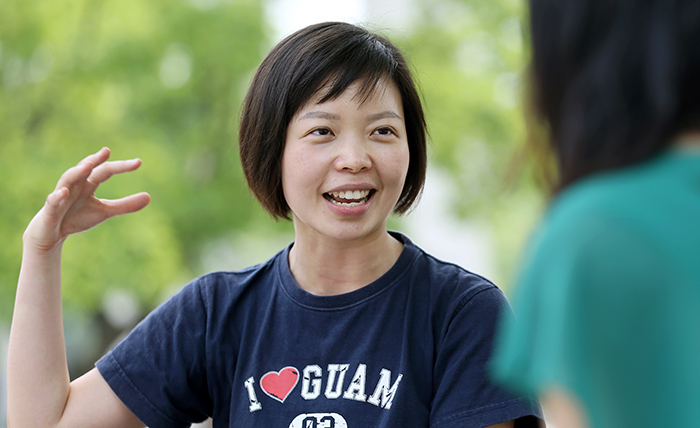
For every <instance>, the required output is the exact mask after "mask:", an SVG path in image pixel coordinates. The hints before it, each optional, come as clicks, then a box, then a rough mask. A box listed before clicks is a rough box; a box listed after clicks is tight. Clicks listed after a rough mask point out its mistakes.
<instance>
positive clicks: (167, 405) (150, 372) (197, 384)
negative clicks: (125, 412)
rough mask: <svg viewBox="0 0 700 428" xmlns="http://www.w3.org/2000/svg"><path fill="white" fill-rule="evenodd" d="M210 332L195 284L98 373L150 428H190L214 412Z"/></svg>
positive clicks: (113, 354) (120, 348) (111, 356)
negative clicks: (208, 349) (209, 374)
mask: <svg viewBox="0 0 700 428" xmlns="http://www.w3.org/2000/svg"><path fill="white" fill-rule="evenodd" d="M205 327H206V312H205V310H204V305H203V303H202V298H201V294H200V289H199V287H198V285H197V282H193V283H191V284H189V285H187V286H186V287H184V288H183V289H182V290H181V291H180V292H178V293H177V294H175V295H174V296H173V297H171V298H170V299H169V300H167V301H166V302H165V303H163V304H162V305H161V306H159V307H158V308H157V309H156V310H154V311H153V312H152V313H151V314H149V315H148V316H147V317H146V318H145V319H144V320H143V321H142V322H141V323H140V324H139V325H138V326H136V328H134V330H133V331H132V332H131V333H130V334H129V335H128V336H127V337H126V338H125V339H124V340H123V341H122V342H121V343H119V344H118V345H117V346H116V347H115V348H114V349H113V350H112V351H111V352H109V353H108V354H107V355H105V356H104V357H103V358H102V359H100V361H98V362H97V364H96V365H97V368H98V370H99V371H100V373H101V374H102V376H103V377H104V379H105V380H106V381H107V383H108V384H109V385H110V387H111V388H112V389H113V390H114V392H115V393H116V394H117V396H118V397H119V398H120V399H121V400H122V402H124V404H125V405H126V406H127V407H128V408H129V409H130V410H131V411H132V412H133V413H134V414H135V415H136V416H137V417H138V418H139V419H140V420H141V421H142V422H143V423H145V424H146V425H148V426H149V427H150V428H166V427H167V428H171V427H189V426H190V425H191V424H192V423H194V422H201V421H203V420H204V419H206V417H207V415H209V414H211V408H212V404H211V399H210V398H209V394H208V391H207V382H206V364H205V363H206V361H205V360H206V352H205V340H206V339H205V338H206V328H205Z"/></svg>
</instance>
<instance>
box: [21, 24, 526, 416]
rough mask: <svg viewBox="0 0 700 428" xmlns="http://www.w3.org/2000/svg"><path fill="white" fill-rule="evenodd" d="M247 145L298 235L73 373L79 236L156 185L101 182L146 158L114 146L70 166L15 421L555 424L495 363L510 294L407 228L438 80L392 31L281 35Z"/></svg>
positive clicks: (31, 271) (46, 231)
mask: <svg viewBox="0 0 700 428" xmlns="http://www.w3.org/2000/svg"><path fill="white" fill-rule="evenodd" d="M239 145H240V154H241V163H242V166H243V170H244V173H245V175H246V178H247V180H248V185H249V188H250V189H251V191H252V193H253V194H254V195H255V196H256V197H257V198H258V200H259V201H260V202H261V204H262V205H263V207H264V208H265V209H266V210H267V211H268V212H269V213H270V214H271V215H272V216H273V217H274V218H278V219H279V218H283V219H291V220H292V222H293V224H294V232H295V239H294V242H293V243H291V244H290V245H288V246H287V247H285V248H283V249H282V250H281V251H279V252H278V253H277V254H276V255H275V256H273V257H272V258H270V259H269V260H268V261H267V262H264V263H260V264H258V265H256V266H251V267H249V268H246V269H243V270H240V271H227V272H213V273H210V274H206V275H203V276H201V277H199V278H197V279H195V280H193V281H192V282H191V283H190V284H188V285H186V286H185V287H183V288H182V290H180V291H179V292H178V293H176V294H175V295H174V296H172V297H171V298H170V299H169V300H168V301H166V302H165V303H164V304H163V305H161V306H160V307H158V308H157V309H156V310H155V311H153V312H152V313H151V314H150V315H149V316H148V317H147V318H146V319H145V320H144V321H143V322H142V323H140V324H139V325H138V326H137V327H136V328H135V329H134V330H133V331H132V332H131V333H130V334H129V336H128V337H127V338H126V339H124V341H122V342H121V343H120V344H119V345H117V346H116V347H115V348H114V349H113V350H112V351H110V352H109V353H108V354H107V355H106V356H104V357H103V358H102V359H100V361H98V362H97V368H96V369H93V370H92V371H90V372H88V373H87V374H85V375H84V376H81V377H80V378H78V379H77V380H75V381H74V382H72V383H69V376H68V370H67V368H66V353H65V345H64V340H63V334H62V333H63V332H62V328H61V281H60V274H61V247H62V244H63V242H64V241H65V239H66V238H67V237H68V236H69V235H71V234H74V233H78V232H80V231H83V230H86V229H89V228H90V227H93V226H95V225H97V224H99V223H100V222H101V221H103V220H106V219H107V218H109V217H112V216H114V215H117V214H126V213H131V212H134V211H138V210H139V209H141V208H143V207H145V206H146V205H147V204H148V203H149V201H150V197H149V195H148V194H145V193H139V194H135V195H131V196H127V197H126V198H124V199H121V200H117V201H105V200H101V199H98V198H97V197H96V196H95V194H94V192H95V191H96V190H97V188H98V186H99V185H100V184H101V183H103V182H105V181H106V180H108V179H110V177H111V176H112V175H113V174H117V173H128V172H130V171H133V170H135V169H136V168H138V167H139V166H140V165H141V161H139V160H138V159H136V160H130V161H112V162H110V161H108V158H109V155H110V152H109V150H108V149H106V148H104V149H102V150H100V151H98V152H97V153H95V154H93V155H90V156H88V157H87V158H86V159H84V160H83V161H82V162H80V163H79V164H78V165H77V166H75V167H73V168H71V169H69V170H68V171H66V172H65V173H64V175H63V176H62V177H61V178H60V180H59V182H58V185H57V186H56V189H55V191H54V192H52V193H51V194H50V195H49V196H48V198H47V200H46V204H45V205H44V207H43V208H42V209H41V211H39V213H38V214H37V215H36V216H35V217H34V219H33V220H32V221H31V222H30V224H29V226H28V227H27V230H26V231H25V234H24V253H23V259H22V267H21V271H20V278H19V284H18V290H17V299H16V304H15V312H14V318H13V323H12V331H11V337H10V349H9V357H10V358H9V363H8V367H9V369H8V379H9V382H8V383H9V388H8V392H9V406H8V408H9V412H8V419H9V421H10V423H9V426H10V427H11V428H20V427H31V428H41V427H70V428H78V427H99V428H106V427H120V428H124V427H139V426H143V425H148V426H149V427H150V428H173V427H188V426H190V424H191V423H193V422H199V421H202V420H204V419H206V418H207V417H211V418H212V419H213V426H214V427H217V428H219V427H220V428H224V427H263V428H287V427H289V428H309V427H326V428H331V427H336V428H361V427H362V428H364V427H387V428H389V427H395V428H404V427H426V428H427V427H436V428H437V427H440V428H457V427H471V428H481V427H485V426H490V427H493V428H513V427H516V428H528V427H535V426H536V425H537V415H538V412H539V409H538V407H537V406H536V405H533V404H532V403H531V402H529V401H528V400H525V399H521V398H519V397H517V396H516V395H514V394H512V393H509V392H508V391H505V390H504V389H503V388H501V387H500V386H497V385H495V384H494V383H493V382H492V381H491V380H490V379H489V376H488V373H487V363H488V359H489V356H490V353H491V349H492V343H493V337H494V330H495V325H496V321H497V319H498V314H499V312H500V310H501V309H502V308H503V307H504V306H507V305H508V303H507V301H506V300H505V296H504V295H503V293H502V292H501V291H500V290H499V289H498V288H497V287H496V286H495V285H494V284H493V283H491V282H490V281H488V280H487V279H485V278H483V277H481V276H479V275H476V274H473V273H471V272H468V271H466V270H465V269H462V268H460V267H458V266H456V265H454V264H451V263H446V262H443V261H440V260H438V259H436V258H434V257H432V256H430V255H429V254H426V253H425V252H424V251H422V250H421V249H420V248H419V247H418V246H416V245H415V244H413V242H411V240H410V239H409V238H408V237H407V236H405V235H403V234H401V233H397V232H390V231H388V230H387V219H388V217H389V215H390V214H391V213H392V212H393V213H397V214H401V213H405V212H406V211H408V210H409V208H410V207H411V206H412V205H413V203H414V202H416V201H417V198H418V196H419V194H420V192H421V189H422V188H423V183H424V179H425V167H426V159H427V156H426V130H425V120H424V116H423V109H422V105H421V101H420V97H419V96H418V92H417V89H416V87H415V85H414V82H413V78H412V76H411V72H410V69H409V67H408V65H407V63H406V61H405V60H404V58H403V55H402V54H401V53H400V52H399V50H398V49H397V48H396V47H395V46H394V45H393V44H392V43H391V42H389V41H388V40H386V39H385V38H383V37H380V36H379V35H377V34H374V33H371V32H369V31H367V30H365V29H363V28H360V27H357V26H354V25H351V24H346V23H322V24H317V25H313V26H310V27H307V28H305V29H302V30H299V31H298V32H296V33H294V34H292V35H290V36H289V37H288V38H286V39H285V40H283V41H281V42H280V43H279V44H278V45H277V46H276V47H275V48H274V49H273V50H272V51H271V52H270V54H269V55H268V56H267V57H266V58H265V60H264V61H263V62H262V64H261V65H260V67H259V69H258V71H257V73H256V75H255V77H254V78H253V81H252V83H251V85H250V89H249V91H248V94H247V96H246V100H245V102H244V106H243V109H242V114H241V125H240V133H239ZM221 197H222V198H223V197H226V196H225V195H222V196H221ZM154 244H155V243H154ZM86 262H89V261H86Z"/></svg>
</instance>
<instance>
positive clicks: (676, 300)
mask: <svg viewBox="0 0 700 428" xmlns="http://www.w3.org/2000/svg"><path fill="white" fill-rule="evenodd" d="M569 226H571V225H569ZM545 232H546V233H544V234H543V235H542V236H541V238H540V239H539V241H535V242H534V247H533V249H532V256H531V259H530V261H529V262H528V263H527V264H526V265H525V268H524V270H523V274H522V276H521V279H520V281H519V284H518V286H517V294H516V296H515V298H514V301H513V302H514V307H515V311H516V314H517V320H513V319H509V320H505V321H504V322H503V328H502V329H501V334H500V335H499V339H498V345H497V351H496V358H495V360H494V371H495V373H496V376H497V377H498V378H499V379H501V380H502V381H504V382H507V383H508V384H509V385H512V386H513V387H515V388H517V390H519V391H521V392H529V393H540V392H542V391H543V390H544V389H546V388H548V387H550V386H557V387H561V388H564V389H566V390H568V391H570V392H571V393H573V394H574V395H575V396H576V397H577V398H578V399H579V400H581V402H582V404H583V406H584V408H585V410H586V411H587V413H588V415H589V417H590V419H591V423H592V425H593V426H615V427H627V426H630V427H632V426H683V425H677V424H674V423H671V419H670V418H677V417H678V415H677V414H674V415H672V414H671V413H674V412H675V411H677V410H679V409H682V408H683V406H681V405H679V402H680V401H683V400H687V399H688V397H690V396H695V397H696V398H697V396H698V393H699V392H700V388H699V387H698V386H697V381H698V380H700V369H698V368H697V367H698V365H697V361H692V360H694V358H693V357H691V356H692V355H698V350H699V349H700V345H699V344H698V343H699V338H700V335H698V334H697V332H696V331H695V329H696V328H697V325H700V315H698V311H697V308H696V309H692V307H691V306H690V305H691V303H690V302H697V301H698V300H697V287H695V286H693V287H692V288H689V287H685V288H686V291H685V292H682V291H681V289H683V288H684V287H683V286H682V281H679V280H678V279H677V277H676V276H675V275H676V273H675V272H676V271H677V269H675V268H674V263H675V260H673V259H670V258H669V256H668V254H666V253H665V252H664V251H663V250H662V249H661V247H660V245H659V244H658V240H657V239H656V238H655V237H654V236H652V235H650V233H648V232H649V231H648V230H646V229H641V228H639V227H635V225H633V224H629V223H628V222H624V221H620V220H618V219H615V218H610V217H595V216H592V217H589V218H587V219H585V220H584V221H581V222H579V223H577V224H576V225H575V227H567V228H566V229H564V228H556V227H555V228H553V229H552V230H549V231H545ZM688 285H691V284H688ZM695 285H696V284H695ZM693 289H695V290H696V291H695V293H694V294H695V295H694V296H691V294H693V293H688V291H691V290H693ZM683 329H685V332H682V331H681V330H683ZM690 379H692V380H690ZM693 383H695V386H693V385H692V384H693ZM669 400H673V401H675V403H673V404H672V405H669V406H664V405H663V403H664V402H667V404H670V403H669V402H668V401H669ZM696 404H697V403H696ZM686 408H691V407H686ZM692 408H694V409H697V405H694V406H692ZM661 409H668V410H670V409H676V410H675V411H674V412H668V411H664V410H661ZM694 413H695V416H698V415H697V414H698V413H699V412H698V411H697V410H694ZM696 419H697V418H695V417H694V418H693V420H696ZM652 421H656V422H652Z"/></svg>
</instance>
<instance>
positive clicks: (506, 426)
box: [484, 421, 515, 428]
mask: <svg viewBox="0 0 700 428" xmlns="http://www.w3.org/2000/svg"><path fill="white" fill-rule="evenodd" d="M514 426H515V422H513V421H508V422H503V423H500V424H496V425H489V426H487V427H484V428H513V427H514Z"/></svg>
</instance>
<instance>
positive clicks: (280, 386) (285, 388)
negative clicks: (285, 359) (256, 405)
mask: <svg viewBox="0 0 700 428" xmlns="http://www.w3.org/2000/svg"><path fill="white" fill-rule="evenodd" d="M298 381H299V370H297V369H296V368H294V367H285V368H283V369H282V370H280V371H278V372H267V373H265V375H264V376H263V377H262V378H261V379H260V387H261V388H262V390H263V392H264V393H265V394H267V395H269V396H270V397H272V398H274V399H275V400H277V401H279V402H280V403H284V400H286V399H287V396H289V393H290V392H292V390H293V389H294V387H295V386H297V382H298Z"/></svg>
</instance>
